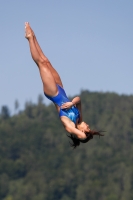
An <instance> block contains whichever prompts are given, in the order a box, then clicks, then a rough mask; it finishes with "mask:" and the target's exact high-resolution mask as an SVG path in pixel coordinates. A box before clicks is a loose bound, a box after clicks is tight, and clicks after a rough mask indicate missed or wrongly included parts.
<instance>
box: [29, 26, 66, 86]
mask: <svg viewBox="0 0 133 200" xmlns="http://www.w3.org/2000/svg"><path fill="white" fill-rule="evenodd" d="M32 33H33V35H34V42H35V45H36V48H37V50H38V53H39V54H40V56H41V57H42V58H43V59H44V60H45V61H46V62H47V65H48V67H49V69H50V70H51V73H52V74H53V76H54V79H55V82H56V83H57V84H58V85H60V86H61V87H63V84H62V81H61V78H60V76H59V74H58V72H57V71H56V70H55V69H54V68H53V66H52V65H51V63H50V61H49V60H48V58H47V57H46V56H45V55H44V53H43V51H42V49H41V47H40V45H39V43H38V41H37V38H36V36H35V34H34V32H33V30H32Z"/></svg>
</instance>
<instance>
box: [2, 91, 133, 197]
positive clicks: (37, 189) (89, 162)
mask: <svg viewBox="0 0 133 200" xmlns="http://www.w3.org/2000/svg"><path fill="white" fill-rule="evenodd" d="M80 96H81V99H82V110H83V118H84V121H86V122H87V123H89V125H90V127H91V128H92V129H97V130H105V131H106V132H105V136H104V137H101V138H100V139H99V137H98V136H95V137H94V139H93V140H91V141H90V142H89V143H87V144H81V145H80V146H79V147H78V148H77V149H75V150H73V149H72V148H71V147H70V145H69V138H68V137H67V135H66V132H65V130H64V128H63V127H62V125H61V122H60V121H59V119H58V114H57V112H56V110H55V107H54V105H52V104H50V105H49V106H46V105H45V104H44V103H43V99H42V98H41V96H40V97H39V98H40V100H39V101H38V103H37V104H36V105H34V104H32V103H30V102H29V103H26V106H25V109H24V110H23V111H21V112H19V111H17V114H15V115H14V116H10V112H9V109H8V107H7V106H3V107H1V113H0V199H1V200H74V199H75V200H96V199H97V200H118V199H119V200H125V199H128V200H132V199H133V192H132V191H133V167H132V166H133V153H132V152H133V96H132V95H131V96H126V95H118V94H115V93H98V92H89V91H82V92H81V94H80ZM16 107H17V110H18V106H17V105H16Z"/></svg>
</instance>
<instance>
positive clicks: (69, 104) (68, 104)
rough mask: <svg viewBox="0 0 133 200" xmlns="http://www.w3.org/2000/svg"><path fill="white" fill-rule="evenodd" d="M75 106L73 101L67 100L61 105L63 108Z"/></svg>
mask: <svg viewBox="0 0 133 200" xmlns="http://www.w3.org/2000/svg"><path fill="white" fill-rule="evenodd" d="M72 106H73V103H72V102H66V103H64V104H63V105H62V106H61V109H69V108H71V107H72Z"/></svg>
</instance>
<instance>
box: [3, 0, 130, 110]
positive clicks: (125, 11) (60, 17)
mask: <svg viewBox="0 0 133 200" xmlns="http://www.w3.org/2000/svg"><path fill="white" fill-rule="evenodd" d="M25 21H28V22H29V23H30V25H31V27H32V28H33V30H34V32H35V34H36V37H37V39H38V42H39V44H40V46H41V47H42V49H43V52H44V53H45V55H46V56H47V57H48V58H49V60H50V61H51V63H52V65H53V67H54V68H55V69H56V70H57V71H58V73H59V74H60V76H61V79H62V82H63V85H64V88H65V90H66V93H67V94H68V96H75V95H79V94H80V92H81V90H89V91H92V92H93V91H97V92H115V93H118V94H120V95H121V94H125V95H132V94H133V1H131V0H117V1H116V0H93V1H92V0H82V1H81V0H73V1H71V0H67V1H61V0H58V1H55V0H49V1H48V0H32V1H31V0H29V1H27V0H23V1H20V0H12V1H9V0H0V109H1V107H2V106H4V105H6V106H8V107H9V109H10V112H11V113H13V112H14V109H15V106H14V104H15V101H16V100H18V102H19V106H20V109H21V110H23V109H24V106H25V102H32V103H37V99H38V95H39V94H42V95H43V89H42V83H41V79H40V75H39V72H38V69H37V67H36V64H35V63H34V62H33V60H32V58H31V54H30V51H29V45H28V42H27V40H26V39H25V37H24V22H25ZM44 102H45V103H46V104H48V102H49V101H48V100H47V99H46V98H45V97H44Z"/></svg>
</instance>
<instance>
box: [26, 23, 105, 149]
mask: <svg viewBox="0 0 133 200" xmlns="http://www.w3.org/2000/svg"><path fill="white" fill-rule="evenodd" d="M25 37H26V38H27V40H28V42H29V47H30V52H31V56H32V58H33V60H34V61H35V63H36V64H37V66H38V68H39V71H40V76H41V79H42V83H43V90H44V94H45V96H46V97H47V98H48V99H50V100H51V101H52V102H53V103H54V104H55V107H56V109H57V112H58V113H59V117H60V120H61V122H62V124H63V126H64V128H65V129H66V131H67V132H68V133H69V134H70V135H69V136H68V137H70V138H71V140H72V142H73V143H72V144H71V145H72V146H73V147H74V148H75V147H76V146H79V145H80V142H81V143H86V142H88V141H89V140H90V139H92V138H93V136H94V135H99V136H103V134H101V133H100V132H98V131H93V130H90V128H89V125H88V124H86V123H85V122H84V121H83V120H82V110H81V100H80V97H78V96H77V97H75V98H74V99H73V100H72V101H70V100H69V99H68V97H67V96H66V93H65V90H64V88H63V84H62V81H61V78H60V76H59V74H58V73H57V71H56V70H55V69H54V68H53V66H52V65H51V63H50V61H49V60H48V58H47V57H46V56H45V55H44V53H43V52H42V50H41V48H40V46H39V44H38V41H37V39H36V36H35V34H34V32H33V30H32V29H31V27H30V25H29V23H28V22H26V23H25Z"/></svg>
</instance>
